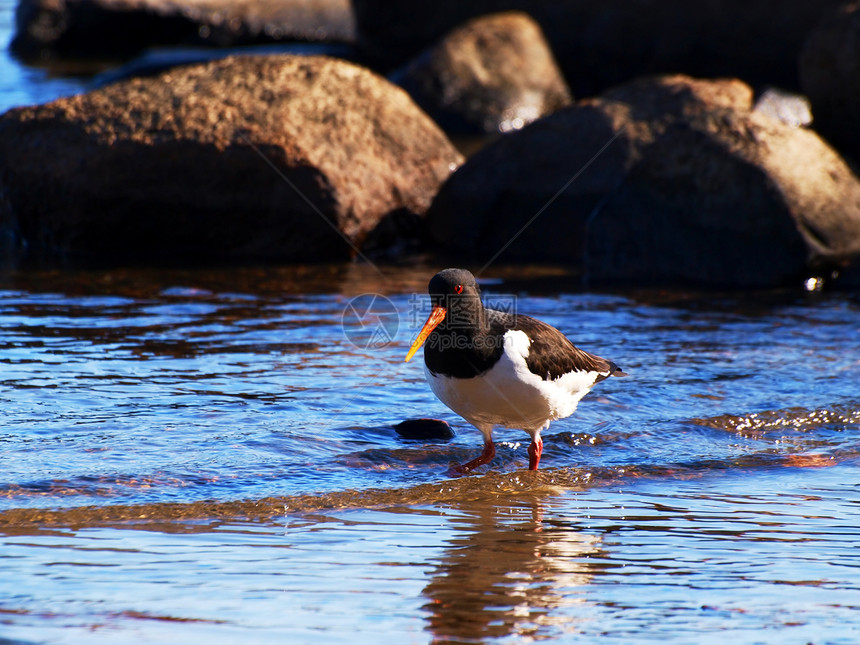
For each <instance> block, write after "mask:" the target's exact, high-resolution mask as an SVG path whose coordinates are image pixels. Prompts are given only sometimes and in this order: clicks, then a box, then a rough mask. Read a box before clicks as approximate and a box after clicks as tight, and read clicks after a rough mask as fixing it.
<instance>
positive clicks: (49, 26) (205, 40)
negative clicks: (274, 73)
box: [11, 0, 355, 59]
mask: <svg viewBox="0 0 860 645" xmlns="http://www.w3.org/2000/svg"><path fill="white" fill-rule="evenodd" d="M16 26H17V31H16V34H15V38H14V40H13V41H12V45H11V46H12V49H13V51H15V52H16V53H17V54H18V55H20V56H23V57H25V58H37V59H38V58H41V57H43V56H44V55H46V54H47V55H59V56H126V55H129V54H133V53H135V52H138V51H140V50H142V49H144V48H146V47H151V46H155V45H177V44H183V45H209V46H213V45H214V46H237V45H248V44H260V43H271V42H283V41H291V40H299V41H309V42H319V41H325V42H352V41H353V40H354V38H355V20H354V17H353V14H352V7H351V4H350V2H349V1H348V0H238V1H236V0H203V1H202V2H200V1H197V0H186V1H185V2H170V1H168V0H19V4H18V9H17V12H16Z"/></svg>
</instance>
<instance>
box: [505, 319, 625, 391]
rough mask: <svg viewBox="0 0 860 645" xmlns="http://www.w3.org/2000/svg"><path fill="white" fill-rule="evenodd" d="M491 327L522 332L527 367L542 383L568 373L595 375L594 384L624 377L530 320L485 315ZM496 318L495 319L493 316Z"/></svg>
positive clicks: (548, 327)
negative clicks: (528, 340) (526, 340)
mask: <svg viewBox="0 0 860 645" xmlns="http://www.w3.org/2000/svg"><path fill="white" fill-rule="evenodd" d="M488 313H489V314H490V316H491V323H496V324H502V325H504V326H505V328H506V329H513V330H516V331H523V332H525V333H526V334H527V335H528V337H529V338H531V341H532V342H531V345H530V346H529V355H528V357H527V358H526V365H528V368H529V371H531V372H532V373H533V374H536V375H538V376H540V377H541V378H542V379H544V380H555V379H557V378H560V377H562V376H564V375H565V374H568V373H570V372H582V371H586V372H597V373H598V376H597V379H595V383H597V382H598V381H602V380H603V379H605V378H609V377H610V376H627V374H625V373H624V372H622V371H621V368H619V367H618V366H617V365H616V364H615V363H613V362H611V361H608V360H606V359H605V358H601V357H600V356H595V355H594V354H589V353H588V352H586V351H584V350H581V349H579V348H578V347H576V346H575V345H574V344H573V343H571V342H570V340H569V339H568V338H567V336H565V335H564V334H562V333H561V332H560V331H559V330H558V329H556V328H555V327H552V326H551V325H547V324H546V323H545V322H541V321H540V320H537V319H535V318H532V317H531V316H524V315H512V314H504V313H502V312H496V311H488ZM494 314H498V315H494Z"/></svg>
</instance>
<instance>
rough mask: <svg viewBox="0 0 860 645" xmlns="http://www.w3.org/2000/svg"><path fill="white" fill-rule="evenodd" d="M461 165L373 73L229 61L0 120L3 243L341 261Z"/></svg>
mask: <svg viewBox="0 0 860 645" xmlns="http://www.w3.org/2000/svg"><path fill="white" fill-rule="evenodd" d="M461 161H462V158H461V156H460V155H459V153H457V152H456V151H455V150H454V148H453V147H452V146H451V144H450V142H449V141H448V140H447V138H446V137H445V136H444V134H443V133H442V132H441V131H440V130H439V129H438V127H437V126H436V125H435V124H434V123H433V122H432V121H431V120H430V118H429V117H427V116H426V115H425V114H424V113H423V112H422V111H421V110H420V109H418V108H417V107H416V106H415V104H414V103H413V102H412V101H411V99H410V98H409V96H408V95H407V94H406V93H405V92H403V91H402V90H401V89H400V88H398V87H396V86H394V85H392V84H390V83H389V82H388V81H386V80H385V79H383V78H381V77H379V76H377V75H375V74H373V73H372V72H370V71H368V70H366V69H364V68H361V67H358V66H356V65H353V64H350V63H345V62H343V61H338V60H335V59H329V58H324V57H293V56H261V57H236V58H228V59H224V60H221V61H217V62H213V63H209V64H205V65H198V66H190V67H185V68H180V69H177V70H174V71H170V72H167V73H165V74H163V75H161V76H157V77H154V78H146V79H134V80H130V81H125V82H121V83H117V84H114V85H111V86H109V87H105V88H102V89H99V90H95V91H93V92H91V93H88V94H84V95H81V96H75V97H70V98H64V99H60V100H57V101H54V102H52V103H49V104H46V105H41V106H34V107H25V108H16V109H13V110H10V111H9V112H7V113H6V114H4V115H3V116H2V117H0V196H2V197H3V199H0V231H3V232H6V236H7V238H8V235H9V232H12V233H14V235H15V236H16V237H17V238H18V239H19V240H21V241H22V242H23V244H24V245H26V247H27V249H28V250H29V252H30V253H31V254H32V255H35V256H42V257H46V258H48V259H63V260H66V261H72V262H75V261H79V262H99V263H111V264H116V263H127V262H170V263H191V262H200V261H232V262H256V261H275V262H289V261H299V260H302V261H308V260H332V259H344V258H348V257H350V256H352V255H353V254H354V253H355V251H356V247H359V246H361V244H362V243H363V241H364V239H365V238H366V237H368V235H370V234H371V233H372V231H373V230H374V229H375V228H376V227H377V226H379V225H380V223H381V222H383V221H384V220H385V218H387V217H390V216H392V215H394V214H400V215H403V214H412V215H413V216H415V217H417V216H419V215H422V214H423V213H424V212H425V211H426V209H427V208H428V207H429V205H430V202H431V200H432V198H433V196H434V195H435V194H436V191H437V190H438V187H439V185H440V184H441V183H442V182H443V181H444V180H445V178H446V177H447V176H448V175H449V173H450V172H451V171H452V169H453V168H455V167H456V166H457V164H459V163H460V162H461Z"/></svg>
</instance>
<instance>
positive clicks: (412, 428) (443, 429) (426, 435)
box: [394, 419, 454, 441]
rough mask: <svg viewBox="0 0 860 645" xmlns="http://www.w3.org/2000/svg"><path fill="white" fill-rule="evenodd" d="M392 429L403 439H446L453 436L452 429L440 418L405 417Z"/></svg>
mask: <svg viewBox="0 0 860 645" xmlns="http://www.w3.org/2000/svg"><path fill="white" fill-rule="evenodd" d="M394 429H395V430H396V431H397V434H399V435H400V436H401V437H403V438H404V439H410V440H420V441H431V440H437V441H448V440H450V439H453V438H454V431H453V430H452V429H451V426H450V425H449V424H448V422H447V421H442V420H441V419H407V420H406V421H401V422H400V423H398V424H397V425H396V426H394Z"/></svg>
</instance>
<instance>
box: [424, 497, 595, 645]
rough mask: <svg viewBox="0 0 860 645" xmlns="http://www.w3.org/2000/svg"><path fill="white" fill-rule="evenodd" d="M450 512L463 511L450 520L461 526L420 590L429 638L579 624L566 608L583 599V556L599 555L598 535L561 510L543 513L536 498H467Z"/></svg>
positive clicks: (554, 632)
mask: <svg viewBox="0 0 860 645" xmlns="http://www.w3.org/2000/svg"><path fill="white" fill-rule="evenodd" d="M452 512H454V513H460V514H461V516H460V517H459V518H457V519H454V520H452V524H453V525H454V526H457V525H459V526H460V531H459V532H458V533H457V535H456V536H455V537H454V538H452V539H451V540H450V543H449V546H448V548H447V549H445V551H444V553H443V554H442V556H441V560H440V562H439V563H438V564H437V567H436V569H435V570H434V571H433V573H432V574H431V575H430V578H431V581H430V583H429V584H428V585H427V586H426V587H425V589H424V595H425V596H426V597H427V598H428V599H429V602H428V603H427V604H426V605H425V607H424V609H425V610H427V611H428V612H429V613H430V616H429V618H428V622H429V625H428V629H429V630H430V631H431V632H432V633H433V635H434V642H481V641H483V640H484V639H489V638H500V637H505V636H522V637H531V638H536V639H539V638H549V637H553V636H558V635H560V634H564V633H576V632H577V631H578V630H577V622H576V620H575V618H574V617H573V616H572V615H571V614H572V613H575V612H570V611H569V609H570V608H571V606H573V605H584V604H585V603H586V602H587V600H586V598H585V595H584V590H583V588H584V587H585V586H586V585H587V584H588V582H589V580H590V577H591V576H590V574H589V572H588V570H589V568H588V566H587V563H585V562H584V558H587V557H589V556H592V557H593V556H596V555H598V554H599V538H597V537H595V536H592V535H585V534H582V533H578V532H576V531H575V530H573V529H572V528H571V527H570V526H569V525H568V524H567V523H566V522H564V521H563V520H560V519H559V518H558V517H553V518H551V519H550V520H545V519H544V515H545V504H544V502H542V501H541V500H537V499H535V500H528V501H523V502H522V504H521V505H516V504H510V503H509V502H508V503H502V504H496V503H493V502H491V501H474V502H465V503H463V504H458V505H457V506H456V507H454V508H452ZM566 609H567V610H566Z"/></svg>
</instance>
